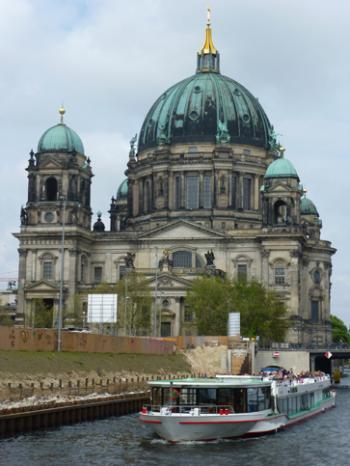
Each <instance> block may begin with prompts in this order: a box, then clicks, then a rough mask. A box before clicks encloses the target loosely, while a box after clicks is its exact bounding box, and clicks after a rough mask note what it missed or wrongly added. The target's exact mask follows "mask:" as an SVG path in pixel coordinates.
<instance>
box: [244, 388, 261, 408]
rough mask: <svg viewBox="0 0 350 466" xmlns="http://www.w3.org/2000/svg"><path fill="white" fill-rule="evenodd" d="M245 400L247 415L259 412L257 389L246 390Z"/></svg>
mask: <svg viewBox="0 0 350 466" xmlns="http://www.w3.org/2000/svg"><path fill="white" fill-rule="evenodd" d="M247 399H248V413H254V412H256V411H259V402H258V389H257V388H248V389H247Z"/></svg>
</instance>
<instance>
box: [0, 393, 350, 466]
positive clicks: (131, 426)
mask: <svg viewBox="0 0 350 466" xmlns="http://www.w3.org/2000/svg"><path fill="white" fill-rule="evenodd" d="M0 465H1V466H92V465H94V466H95V465H96V466H116V465H157V466H168V465H169V466H175V465H176V466H179V465H186V466H197V465H198V466H212V465H213V466H214V465H215V466H216V465H230V466H234V465H237V466H277V465H278V466H299V465H300V466H323V465H324V466H325V465H327V466H350V391H349V390H345V389H344V390H338V393H337V406H336V408H335V409H331V410H330V411H327V412H326V413H324V414H320V415H318V416H316V417H314V418H312V419H310V420H308V421H306V422H304V423H302V424H299V425H295V426H293V427H290V428H289V429H287V430H285V431H282V432H278V433H277V434H273V435H268V436H265V437H260V438H257V439H247V440H232V441H218V442H214V443H185V444H176V445H171V444H167V443H166V442H164V441H162V440H159V439H157V438H156V437H155V436H154V435H153V434H152V432H151V430H150V429H149V427H148V426H143V425H141V424H140V423H139V421H138V419H137V416H124V417H119V418H109V419H106V420H99V421H95V422H86V423H83V424H77V425H73V426H64V427H61V428H59V429H55V430H49V431H40V432H36V433H32V434H25V435H21V436H18V437H15V438H9V439H3V440H0Z"/></svg>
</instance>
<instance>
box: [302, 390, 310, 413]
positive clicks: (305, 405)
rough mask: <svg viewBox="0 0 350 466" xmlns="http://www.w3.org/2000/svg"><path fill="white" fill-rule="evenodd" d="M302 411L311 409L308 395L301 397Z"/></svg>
mask: <svg viewBox="0 0 350 466" xmlns="http://www.w3.org/2000/svg"><path fill="white" fill-rule="evenodd" d="M300 405H301V406H300V409H302V410H304V409H309V395H308V394H307V393H305V394H303V395H301V400H300Z"/></svg>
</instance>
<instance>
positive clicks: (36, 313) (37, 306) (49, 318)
mask: <svg viewBox="0 0 350 466" xmlns="http://www.w3.org/2000/svg"><path fill="white" fill-rule="evenodd" d="M32 312H33V316H32V322H33V323H34V327H35V328H52V327H53V307H52V306H48V305H47V304H46V303H45V301H44V300H43V299H39V298H36V299H33V301H32Z"/></svg>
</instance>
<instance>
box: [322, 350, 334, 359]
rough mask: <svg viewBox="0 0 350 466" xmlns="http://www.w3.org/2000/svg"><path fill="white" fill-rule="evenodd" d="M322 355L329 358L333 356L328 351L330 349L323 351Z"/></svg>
mask: <svg viewBox="0 0 350 466" xmlns="http://www.w3.org/2000/svg"><path fill="white" fill-rule="evenodd" d="M323 356H324V357H325V358H327V359H331V357H332V356H333V354H332V353H331V352H330V351H326V352H325V353H323Z"/></svg>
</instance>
